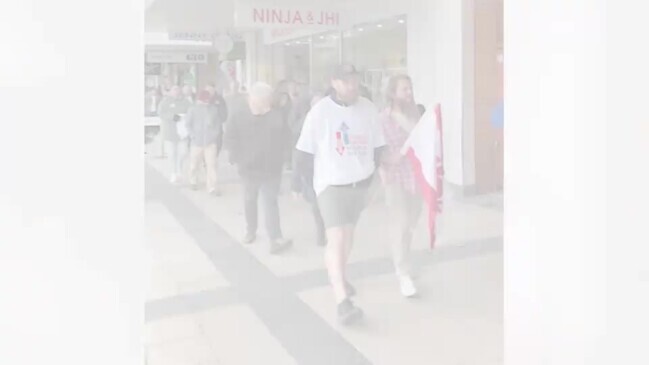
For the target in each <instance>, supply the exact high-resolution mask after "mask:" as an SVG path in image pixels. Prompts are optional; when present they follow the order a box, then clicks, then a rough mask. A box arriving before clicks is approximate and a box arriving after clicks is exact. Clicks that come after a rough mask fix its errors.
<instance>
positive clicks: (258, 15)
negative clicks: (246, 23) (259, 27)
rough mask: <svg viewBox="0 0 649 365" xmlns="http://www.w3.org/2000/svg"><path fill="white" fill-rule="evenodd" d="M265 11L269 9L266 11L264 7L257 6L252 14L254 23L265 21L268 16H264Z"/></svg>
mask: <svg viewBox="0 0 649 365" xmlns="http://www.w3.org/2000/svg"><path fill="white" fill-rule="evenodd" d="M264 13H267V11H264V9H257V8H255V9H254V10H253V14H252V21H253V23H265V22H266V17H265V16H264Z"/></svg>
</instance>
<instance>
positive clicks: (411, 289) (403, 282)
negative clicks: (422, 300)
mask: <svg viewBox="0 0 649 365" xmlns="http://www.w3.org/2000/svg"><path fill="white" fill-rule="evenodd" d="M399 286H401V294H402V295H403V296H404V297H406V298H410V297H413V296H415V295H417V288H416V287H415V283H413V282H412V279H411V278H410V276H405V275H404V276H400V277H399Z"/></svg>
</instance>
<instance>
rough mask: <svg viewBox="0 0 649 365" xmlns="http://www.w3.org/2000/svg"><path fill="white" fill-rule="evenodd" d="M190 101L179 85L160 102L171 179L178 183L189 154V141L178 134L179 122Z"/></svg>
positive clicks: (162, 129)
mask: <svg viewBox="0 0 649 365" xmlns="http://www.w3.org/2000/svg"><path fill="white" fill-rule="evenodd" d="M189 106H190V103H189V101H188V100H187V99H185V98H184V97H183V95H182V93H181V91H180V87H179V86H173V87H172V88H171V89H170V90H169V92H168V94H167V96H165V97H164V98H163V99H162V101H161V102H160V106H159V108H158V110H159V115H160V121H161V125H160V127H161V128H160V129H161V130H160V132H161V134H162V140H163V141H164V149H165V150H166V153H167V158H168V161H169V173H170V181H171V182H172V183H177V182H178V181H179V180H180V178H181V177H182V176H183V171H184V162H185V158H186V155H187V142H186V141H183V140H182V139H181V138H180V136H179V135H178V128H177V123H178V122H179V121H181V120H182V118H183V116H184V114H185V113H187V110H188V109H189Z"/></svg>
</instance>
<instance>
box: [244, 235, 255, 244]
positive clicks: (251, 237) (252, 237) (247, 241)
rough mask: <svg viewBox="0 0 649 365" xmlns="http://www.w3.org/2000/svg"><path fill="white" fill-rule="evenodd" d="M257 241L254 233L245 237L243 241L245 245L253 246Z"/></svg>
mask: <svg viewBox="0 0 649 365" xmlns="http://www.w3.org/2000/svg"><path fill="white" fill-rule="evenodd" d="M256 239H257V236H256V235H255V234H254V233H246V235H245V237H243V240H241V241H242V242H243V243H245V244H251V243H253V242H255V240H256Z"/></svg>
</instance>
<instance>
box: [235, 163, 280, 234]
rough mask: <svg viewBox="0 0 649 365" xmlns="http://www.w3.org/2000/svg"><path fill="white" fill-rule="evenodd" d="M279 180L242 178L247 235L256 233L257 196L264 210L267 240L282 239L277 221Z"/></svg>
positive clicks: (274, 178) (278, 221)
mask: <svg viewBox="0 0 649 365" xmlns="http://www.w3.org/2000/svg"><path fill="white" fill-rule="evenodd" d="M280 182H281V178H280V177H279V176H277V177H272V178H264V179H259V178H246V177H244V178H243V190H244V191H243V196H244V211H245V215H246V224H247V230H248V233H253V234H256V233H257V218H258V212H257V211H258V209H257V207H258V204H259V196H261V205H262V208H263V210H264V223H266V232H267V234H268V238H270V239H271V240H276V239H278V238H282V230H281V226H280V220H279V204H278V202H277V197H278V195H279V189H280Z"/></svg>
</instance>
